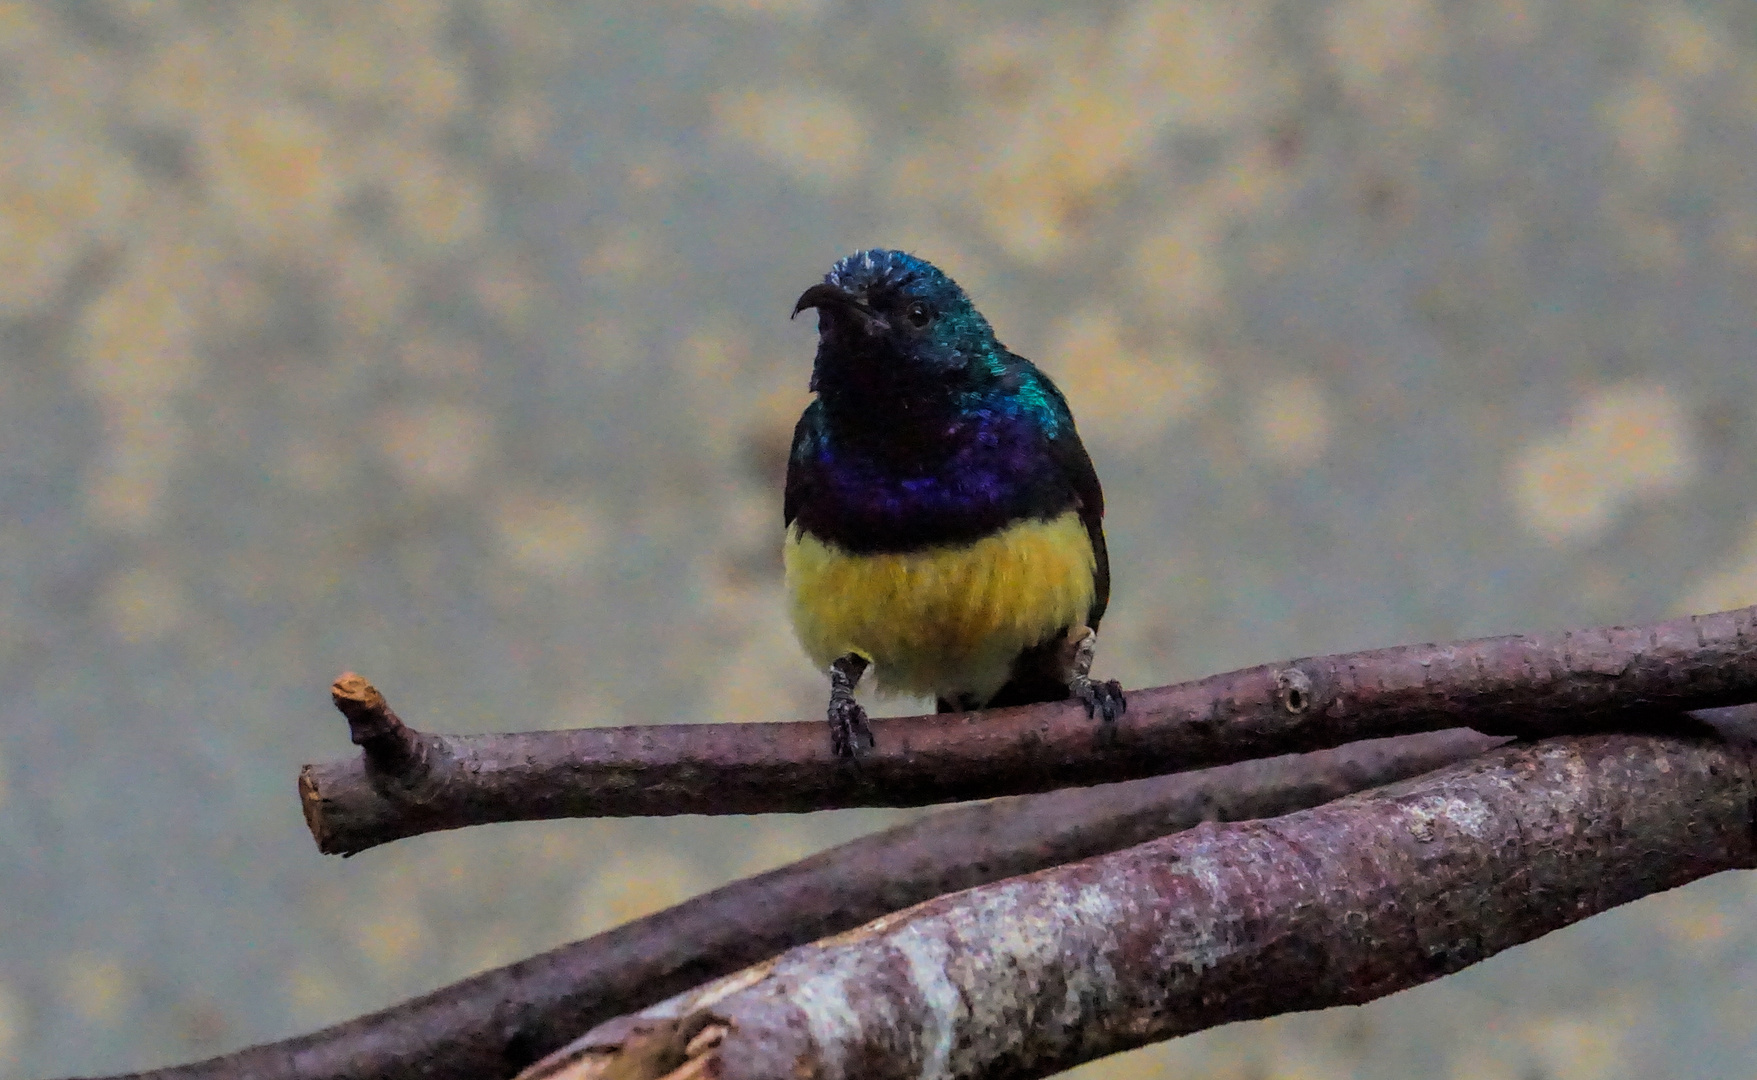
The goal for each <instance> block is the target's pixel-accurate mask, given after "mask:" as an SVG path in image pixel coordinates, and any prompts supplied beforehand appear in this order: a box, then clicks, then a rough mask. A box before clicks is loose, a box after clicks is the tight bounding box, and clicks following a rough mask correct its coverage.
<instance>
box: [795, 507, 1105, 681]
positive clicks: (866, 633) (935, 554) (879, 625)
mask: <svg viewBox="0 0 1757 1080" xmlns="http://www.w3.org/2000/svg"><path fill="white" fill-rule="evenodd" d="M785 563H786V570H787V593H788V598H789V601H790V602H791V605H792V612H793V629H794V632H795V633H796V634H798V636H799V642H800V644H801V645H803V646H804V647H805V651H806V654H807V655H809V656H810V657H811V659H812V662H813V663H815V664H817V665H818V666H819V667H820V668H823V667H828V666H829V665H830V663H831V661H833V660H835V659H836V658H837V657H840V656H846V655H847V654H849V653H857V654H859V655H860V656H864V657H865V658H866V659H868V660H870V661H871V662H872V665H873V674H874V676H875V677H876V680H877V682H878V687H879V690H880V691H882V692H886V693H899V694H919V695H924V696H938V697H946V698H956V697H957V696H958V695H960V694H967V695H970V696H972V697H974V698H975V699H976V700H978V701H986V700H988V699H989V698H990V697H992V696H993V695H994V693H995V691H997V690H999V689H1000V688H1001V686H1002V685H1003V684H1005V683H1006V681H1007V677H1008V675H1009V673H1010V669H1011V666H1012V662H1013V658H1014V657H1016V656H1017V655H1018V654H1019V651H1020V650H1021V649H1025V648H1028V647H1030V646H1032V645H1036V644H1038V643H1039V642H1042V641H1044V640H1046V639H1048V638H1051V637H1054V636H1055V635H1056V634H1057V633H1058V632H1059V631H1061V630H1063V629H1064V628H1066V627H1070V626H1080V625H1083V624H1084V623H1085V621H1086V615H1087V612H1088V611H1089V610H1090V608H1091V606H1092V593H1093V587H1094V586H1093V574H1094V571H1095V566H1096V559H1095V558H1094V556H1093V553H1092V541H1091V538H1090V537H1088V536H1087V535H1086V527H1085V525H1084V524H1082V523H1081V521H1080V518H1079V515H1078V514H1076V513H1074V512H1073V511H1071V510H1070V511H1069V512H1067V513H1065V514H1063V515H1061V516H1060V517H1058V518H1055V519H1053V520H1051V521H1023V522H1019V523H1018V524H1015V525H1011V526H1008V527H1007V528H1005V529H1003V530H1001V531H1000V532H998V533H995V534H993V535H992V536H987V537H984V538H983V539H981V540H978V541H976V542H974V543H971V544H966V545H964V546H961V547H938V548H927V549H924V550H922V551H914V552H907V553H902V554H892V553H885V554H877V555H856V554H852V553H850V552H848V551H845V550H843V549H842V548H839V547H837V546H835V545H834V544H827V543H824V542H823V541H821V540H819V539H818V538H816V537H815V536H812V535H810V534H808V533H802V532H800V530H799V526H798V525H794V526H793V527H792V528H791V529H789V530H788V532H787V543H786V548H785Z"/></svg>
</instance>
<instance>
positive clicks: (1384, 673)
mask: <svg viewBox="0 0 1757 1080" xmlns="http://www.w3.org/2000/svg"><path fill="white" fill-rule="evenodd" d="M356 678H357V677H356ZM361 687H364V688H365V691H370V690H371V688H370V687H369V686H367V685H366V684H365V680H359V682H358V685H357V686H352V685H351V687H350V688H344V687H343V685H342V683H341V682H338V684H337V690H336V693H337V703H338V705H340V706H342V707H343V708H344V709H345V710H357V707H358V705H359V702H358V701H357V700H355V698H356V697H362V696H364V692H365V691H363V690H361V689H360V688H361ZM349 695H354V696H353V697H350V696H349ZM371 696H372V697H375V698H376V700H377V702H378V703H379V704H380V705H382V702H383V699H382V697H377V692H376V691H371ZM1753 700H1757V608H1742V609H1740V610H1737V611H1730V612H1723V613H1721V614H1718V615H1702V616H1692V617H1690V618H1685V619H1674V620H1671V621H1669V622H1662V623H1656V624H1654V625H1651V626H1643V627H1602V628H1598V629H1593V630H1577V631H1570V632H1561V633H1550V634H1537V635H1512V636H1509V637H1495V638H1482V639H1478V640H1474V641H1463V642H1457V643H1454V644H1450V645H1409V646H1399V647H1396V648H1390V649H1375V650H1371V651H1368V652H1359V653H1349V654H1344V655H1340V656H1326V657H1317V658H1311V659H1304V660H1294V661H1289V662H1288V663H1284V664H1270V665H1265V666H1262V667H1255V668H1248V669H1246V670H1243V671H1235V672H1232V673H1229V674H1225V675H1216V676H1212V677H1210V678H1206V679H1200V680H1197V681H1195V682H1189V683H1181V684H1178V685H1175V686H1164V687H1159V688H1157V689H1151V690H1136V691H1134V692H1132V693H1131V694H1130V695H1129V698H1128V703H1129V704H1128V712H1127V713H1126V714H1125V715H1124V716H1123V717H1122V718H1121V719H1120V720H1118V721H1117V722H1116V723H1115V724H1112V725H1105V724H1100V723H1097V722H1094V721H1092V720H1090V719H1088V718H1087V716H1086V715H1085V711H1084V710H1083V709H1082V708H1081V707H1080V706H1079V705H1077V704H1072V703H1057V704H1050V705H1033V706H1027V707H1023V708H1017V709H997V710H993V711H989V712H982V713H964V714H957V715H951V716H917V717H908V718H903V719H890V720H876V721H874V722H873V725H872V726H873V731H874V733H875V734H876V736H877V740H878V745H877V747H876V748H875V749H874V750H872V751H869V752H868V753H867V754H866V755H865V756H863V757H862V758H860V759H859V760H858V762H856V763H849V762H845V761H840V760H838V759H837V758H836V757H835V756H834V755H833V754H832V753H831V750H830V741H829V734H828V731H827V728H826V725H825V724H824V723H823V721H822V720H811V721H805V722H797V723H760V724H712V725H670V726H649V727H624V728H596V729H589V730H581V731H546V732H530V733H523V734H501V735H432V734H422V733H419V732H414V731H412V730H410V729H407V728H404V727H403V726H402V724H401V722H400V721H396V722H395V724H394V725H390V724H387V723H385V722H384V721H383V718H382V717H373V716H359V715H356V711H350V712H349V720H350V726H351V728H352V730H353V731H354V733H355V737H356V739H357V740H362V744H363V745H364V746H365V749H366V751H367V752H366V753H363V754H362V755H360V756H358V757H355V758H353V759H349V760H344V761H332V762H328V763H324V764H317V765H307V766H306V767H305V768H304V769H303V770H302V771H301V773H300V776H299V790H300V796H301V801H302V805H303V806H304V809H305V818H306V823H307V824H308V825H309V826H310V828H311V833H312V836H313V837H314V838H315V839H316V841H317V844H318V847H319V849H320V850H322V851H325V852H329V853H340V854H352V853H354V852H358V851H363V850H365V849H366V848H369V847H372V846H374V845H376V844H382V843H386V842H388V841H391V840H396V839H399V838H402V837H407V836H414V835H417V834H420V833H424V832H432V831H435V830H439V829H454V828H459V827H462V826H465V825H476V824H481V823H484V822H492V821H524V820H538V819H545V818H559V817H616V816H625V815H665V814H754V813H775V812H797V811H806V810H824V809H831V808H836V807H848V806H918V805H926V804H931V803H938V802H946V801H952V800H960V799H979V798H990V797H993V796H997V795H1010V794H1020V793H1029V792H1038V791H1047V790H1051V789H1054V788H1058V787H1069V786H1074V785H1081V784H1096V783H1106V782H1111V781H1117V780H1127V779H1134V778H1137V777H1142V776H1152V775H1157V774H1160V773H1166V772H1173V771H1179V770H1186V769H1196V768H1204V767H1208V766H1213V765H1223V764H1227V763H1230V762H1236V761H1244V760H1247V759H1250V758H1257V757H1264V756H1267V755H1273V754H1285V753H1290V752H1297V751H1306V750H1317V749H1322V748H1325V747H1332V746H1341V745H1343V744H1345V743H1350V742H1356V741H1359V740H1362V739H1370V738H1381V737H1385V736H1391V735H1404V734H1410V733H1414V732H1422V731H1437V730H1441V729H1445V728H1452V727H1459V726H1469V727H1473V728H1475V729H1477V730H1479V731H1483V732H1489V733H1493V734H1505V735H1515V736H1519V737H1523V738H1540V737H1547V736H1553V735H1565V734H1582V733H1587V732H1594V731H1604V730H1610V729H1617V728H1620V727H1623V726H1626V725H1629V724H1631V723H1634V722H1635V721H1636V718H1637V717H1639V718H1641V719H1640V722H1642V723H1651V722H1653V721H1652V720H1651V717H1652V716H1653V715H1655V714H1656V712H1657V711H1660V710H1663V711H1666V712H1667V713H1668V714H1669V715H1671V716H1672V717H1674V718H1675V720H1676V722H1677V723H1681V724H1685V725H1686V726H1685V727H1682V728H1675V729H1674V730H1673V733H1684V732H1687V731H1688V730H1689V727H1688V722H1687V721H1684V720H1683V719H1682V718H1681V717H1678V716H1677V712H1676V711H1677V710H1686V709H1701V708H1709V707H1714V706H1720V705H1732V704H1737V703H1741V702H1746V701H1753ZM384 713H385V714H386V715H389V716H390V718H391V719H392V720H394V719H395V718H394V714H390V713H389V710H388V706H384ZM1668 722H1671V721H1668ZM374 746H377V747H380V748H381V749H382V752H374Z"/></svg>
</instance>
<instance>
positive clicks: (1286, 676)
mask: <svg viewBox="0 0 1757 1080" xmlns="http://www.w3.org/2000/svg"><path fill="white" fill-rule="evenodd" d="M1275 696H1276V698H1277V700H1279V701H1280V702H1281V707H1282V708H1283V709H1285V710H1286V711H1287V712H1289V713H1292V714H1293V715H1294V716H1300V715H1303V714H1304V713H1306V712H1308V711H1310V709H1311V707H1312V679H1311V676H1309V675H1307V674H1306V673H1305V672H1303V671H1301V670H1300V669H1299V668H1291V667H1290V668H1282V669H1281V670H1280V671H1277V672H1276V673H1275Z"/></svg>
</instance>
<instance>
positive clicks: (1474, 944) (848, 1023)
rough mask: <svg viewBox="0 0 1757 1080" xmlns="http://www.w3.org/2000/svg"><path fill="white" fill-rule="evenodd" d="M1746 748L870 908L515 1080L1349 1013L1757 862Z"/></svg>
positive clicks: (958, 1055)
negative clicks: (859, 923)
mask: <svg viewBox="0 0 1757 1080" xmlns="http://www.w3.org/2000/svg"><path fill="white" fill-rule="evenodd" d="M1754 803H1757V781H1754V773H1753V765H1752V760H1751V757H1750V755H1749V752H1748V750H1747V749H1745V748H1739V747H1735V746H1733V745H1731V744H1729V743H1726V742H1722V741H1717V740H1685V739H1678V738H1663V737H1645V736H1633V735H1600V736H1588V737H1577V738H1568V739H1557V740H1552V741H1547V742H1543V743H1538V744H1535V745H1533V744H1523V745H1518V746H1515V747H1512V748H1507V749H1503V750H1499V751H1495V752H1493V753H1491V754H1489V755H1486V756H1485V757H1483V758H1479V759H1476V760H1475V761H1472V762H1470V763H1466V764H1463V765H1458V766H1455V767H1452V768H1449V769H1447V770H1444V771H1442V772H1438V773H1433V774H1429V775H1428V776H1425V777H1421V778H1419V779H1415V780H1410V781H1405V782H1403V783H1400V784H1396V785H1393V786H1391V787H1389V788H1385V789H1381V790H1378V791H1373V792H1369V793H1364V794H1360V795H1355V796H1351V797H1349V798H1346V799H1342V800H1340V801H1338V802H1334V803H1330V804H1327V805H1324V806H1320V807H1317V808H1314V809H1310V810H1304V811H1301V812H1298V813H1295V814H1291V815H1288V816H1286V817H1281V818H1276V819H1273V820H1267V821H1249V822H1243V823H1236V824H1230V825H1203V826H1200V827H1198V828H1196V829H1193V830H1190V831H1188V832H1184V833H1180V834H1178V835H1176V836H1170V837H1166V838H1164V839H1160V840H1154V841H1150V842H1148V843H1145V844H1142V845H1139V846H1137V847H1133V848H1129V849H1126V850H1123V851H1119V852H1116V853H1114V854H1110V855H1105V856H1101V857H1097V858H1093V859H1088V860H1086V861H1083V862H1079V863H1074V864H1071V865H1067V866H1060V867H1056V868H1054V869H1050V870H1045V871H1041V872H1039V873H1036V874H1032V875H1028V876H1025V877H1019V878H1013V879H1010V880H1007V881H1003V882H998V883H995V884H992V885H985V886H982V887H979V888H975V889H971V890H969V891H966V892H962V893H958V894H954V895H951V896H944V897H940V898H939V899H937V900H933V901H929V902H927V903H925V904H922V905H919V906H917V907H915V908H911V909H909V910H907V911H902V912H898V913H896V914H893V915H889V916H886V917H884V918H881V919H878V920H876V921H874V922H871V923H868V924H867V925H866V926H863V927H861V928H860V929H859V930H856V931H852V932H850V933H847V934H843V935H841V936H839V937H835V938H830V939H827V940H824V941H821V942H818V943H816V944H813V945H808V946H804V947H801V948H798V949H794V950H793V951H791V952H789V953H786V954H784V955H782V956H780V957H777V958H775V959H773V960H770V961H767V962H765V963H763V964H759V965H757V966H755V967H752V968H749V969H746V970H745V971H742V972H739V973H736V974H733V975H729V976H727V977H725V978H723V979H721V980H718V981H716V982H713V983H710V984H708V985H706V986H704V987H701V988H699V989H697V990H693V991H691V992H689V993H686V994H682V995H679V996H678V997H675V998H672V999H670V1000H668V1001H666V1002H664V1003H662V1004H660V1005H658V1006H655V1007H652V1008H649V1009H647V1010H645V1011H643V1012H640V1013H637V1014H634V1015H631V1016H627V1017H622V1018H619V1019H617V1020H613V1021H611V1022H609V1023H607V1024H604V1025H601V1026H600V1027H599V1028H597V1029H596V1030H594V1031H591V1032H588V1033H587V1034H585V1035H584V1036H582V1037H581V1038H580V1039H579V1040H578V1041H576V1042H575V1043H574V1044H572V1045H570V1046H569V1047H568V1048H566V1049H564V1050H563V1051H560V1052H558V1053H557V1054H555V1055H554V1056H552V1057H551V1058H549V1059H547V1060H545V1061H544V1062H542V1063H540V1064H539V1065H537V1066H534V1067H533V1068H532V1069H530V1070H528V1071H527V1072H525V1073H523V1074H521V1080H658V1078H660V1077H669V1078H670V1080H693V1078H696V1077H713V1078H715V1080H774V1078H776V1077H794V1078H800V1080H856V1078H858V1080H1000V1078H1010V1080H1019V1078H1029V1077H1041V1076H1047V1075H1049V1074H1051V1073H1054V1072H1058V1071H1061V1070H1063V1069H1067V1068H1070V1067H1072V1066H1074V1065H1078V1064H1080V1063H1081V1062H1085V1061H1090V1060H1092V1059H1093V1058H1097V1057H1102V1056H1104V1055H1106V1054H1111V1053H1115V1052H1117V1051H1120V1050H1126V1049H1129V1048H1131V1047H1136V1046H1140V1045H1142V1044H1145V1043H1149V1042H1154V1041H1157V1040H1161V1039H1166V1038H1170V1037H1172V1036H1176V1035H1181V1034H1185V1033H1188V1032H1192V1031H1198V1030H1201V1029H1203V1028H1207V1027H1212V1026H1215V1025H1218V1024H1224V1023H1228V1022H1231V1021H1235V1020H1246V1019H1252V1018H1256V1017H1264V1016H1273V1015H1277V1014H1281V1013H1287V1012H1295V1011H1300V1010H1306V1009H1319V1008H1325V1007H1328V1006H1332V1005H1347V1004H1358V1003H1360V1002H1364V1001H1370V1000H1372V999H1374V998H1377V997H1381V996H1383V995H1385V994H1389V993H1392V992H1394V991H1397V990H1401V989H1404V988H1406V987H1410V986H1415V985H1417V984H1419V983H1423V982H1427V981H1429V980H1431V979H1434V978H1438V977H1439V976H1441V975H1444V974H1447V973H1449V972H1452V971H1456V970H1458V969H1459V968H1462V967H1465V966H1467V965H1470V964H1474V963H1476V962H1478V961H1480V960H1482V959H1484V958H1486V957H1488V956H1492V955H1494V954H1495V953H1497V952H1500V951H1501V950H1503V949H1506V948H1509V947H1511V946H1513V945H1516V944H1519V943H1520V942H1523V941H1528V940H1530V939H1532V938H1535V937H1538V936H1540V935H1542V934H1545V933H1548V932H1550V931H1552V930H1555V929H1558V928H1560V927H1562V926H1566V925H1568V924H1569V923H1573V922H1576V921H1578V920H1580V919H1583V918H1586V917H1587V916H1589V915H1592V914H1594V913H1596V912H1600V911H1603V910H1605V909H1607V908H1611V907H1615V906H1616V905H1618V904H1624V903H1627V902H1629V901H1631V900H1634V899H1637V898H1639V897H1642V896H1646V895H1648V894H1650V893H1654V892H1659V891H1661V890H1664V889H1669V888H1673V887H1675V886H1678V885H1682V884H1684V883H1685V882H1688V881H1693V880H1695V879H1697V878H1700V877H1703V876H1705V875H1708V874H1712V873H1716V872H1718V871H1721V870H1728V869H1733V868H1739V867H1751V866H1754V865H1757V833H1754V831H1753V809H1752V808H1753V805H1754Z"/></svg>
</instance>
